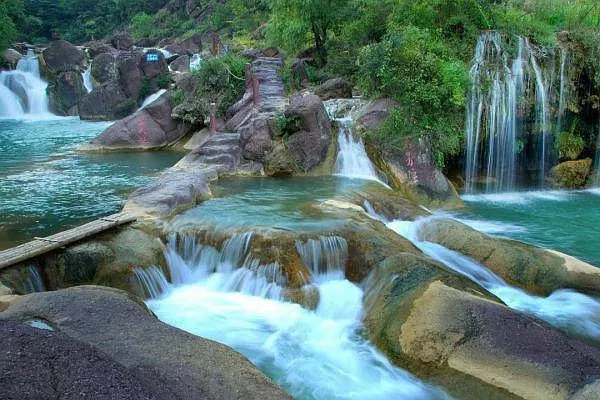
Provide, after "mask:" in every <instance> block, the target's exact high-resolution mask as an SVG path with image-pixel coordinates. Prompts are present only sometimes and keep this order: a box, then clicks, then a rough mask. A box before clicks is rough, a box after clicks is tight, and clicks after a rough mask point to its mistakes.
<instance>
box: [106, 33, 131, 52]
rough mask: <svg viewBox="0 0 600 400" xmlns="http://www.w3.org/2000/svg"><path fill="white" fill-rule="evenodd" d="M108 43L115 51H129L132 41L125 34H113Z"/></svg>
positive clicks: (127, 34)
mask: <svg viewBox="0 0 600 400" xmlns="http://www.w3.org/2000/svg"><path fill="white" fill-rule="evenodd" d="M109 42H110V44H111V45H112V46H113V47H114V48H115V49H117V50H131V48H132V47H133V39H132V38H131V36H130V35H129V33H127V32H116V33H114V34H113V35H112V36H111V37H110V39H109Z"/></svg>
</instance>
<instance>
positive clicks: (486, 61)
mask: <svg viewBox="0 0 600 400" xmlns="http://www.w3.org/2000/svg"><path fill="white" fill-rule="evenodd" d="M516 45H517V51H516V56H515V57H514V58H513V57H511V55H510V54H509V51H508V50H507V49H506V48H505V44H504V43H503V41H502V36H501V35H500V33H499V32H486V33H484V34H482V35H481V36H480V37H479V39H478V40H477V45H476V47H475V55H474V57H473V62H472V66H471V69H470V71H469V79H470V90H469V98H468V102H467V113H466V122H465V126H466V128H465V129H466V132H465V133H466V138H467V140H466V146H467V148H466V163H465V164H466V165H465V182H466V183H465V191H466V192H467V193H469V194H471V193H475V192H477V191H478V187H477V186H478V185H477V182H478V178H479V177H483V176H485V188H484V190H485V192H488V193H491V192H506V191H513V190H514V189H515V188H516V186H517V184H518V183H520V182H517V174H518V171H519V169H520V168H521V169H522V168H524V167H525V166H528V165H529V166H533V167H535V170H536V171H537V172H536V173H537V177H536V178H537V185H538V186H540V187H543V186H544V181H545V172H546V170H547V168H548V167H549V160H550V159H551V150H552V146H551V143H552V134H553V132H552V131H551V129H550V126H549V121H550V116H549V110H550V105H549V98H550V95H549V87H550V86H551V85H549V84H548V83H547V82H546V80H545V79H544V71H543V70H542V68H541V67H540V64H539V63H538V60H537V59H536V55H535V52H534V51H533V48H532V46H531V44H530V43H529V41H528V40H527V39H525V38H520V37H519V38H517V43H516ZM565 54H566V52H565ZM511 58H512V61H511ZM566 62H567V57H566V55H565V56H564V57H563V58H562V59H561V64H562V65H561V98H562V100H559V102H562V103H561V104H562V109H560V110H559V112H558V114H559V117H560V114H561V113H564V107H565V92H566V90H565V79H566V78H565V69H566V66H565V64H566ZM530 82H533V85H530ZM533 93H535V116H536V117H535V122H536V124H535V128H534V129H533V130H532V131H530V132H525V131H524V126H525V125H524V121H525V120H526V119H527V118H528V115H527V114H523V110H522V103H523V101H522V100H523V99H525V98H527V96H529V95H531V94H533ZM559 108H561V106H560V105H559ZM560 118H562V117H560ZM561 121H562V120H561ZM561 123H562V122H561ZM528 141H530V142H532V143H537V144H536V145H535V146H533V147H536V146H537V149H535V148H532V147H531V146H529V147H528V146H527V142H528ZM528 159H529V160H528Z"/></svg>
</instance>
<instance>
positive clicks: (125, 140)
mask: <svg viewBox="0 0 600 400" xmlns="http://www.w3.org/2000/svg"><path fill="white" fill-rule="evenodd" d="M92 93H93V92H92ZM171 111H172V108H171V99H170V96H169V95H163V96H161V97H160V98H159V99H158V100H156V101H154V102H153V103H152V104H150V105H148V106H146V107H145V108H143V109H141V110H138V111H136V112H135V113H134V114H133V115H130V116H128V117H126V118H124V119H122V120H120V121H117V122H116V123H114V124H113V125H111V126H109V127H108V128H106V130H105V131H104V132H102V133H101V134H100V135H99V136H97V137H96V138H94V139H93V140H92V141H91V142H90V143H89V145H86V146H83V147H82V148H81V149H82V150H103V149H153V148H160V147H165V146H168V145H170V144H173V143H175V142H176V141H178V140H179V139H181V138H183V137H184V136H185V135H186V134H187V133H189V132H190V126H189V125H187V124H178V123H177V122H175V121H174V120H173V119H172V118H171Z"/></svg>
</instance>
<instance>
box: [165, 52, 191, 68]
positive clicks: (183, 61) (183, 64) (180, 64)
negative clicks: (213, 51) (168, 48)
mask: <svg viewBox="0 0 600 400" xmlns="http://www.w3.org/2000/svg"><path fill="white" fill-rule="evenodd" d="M169 67H170V68H171V71H175V72H189V71H190V56H188V55H183V56H179V57H177V58H176V59H175V61H173V62H172V63H171V64H169Z"/></svg>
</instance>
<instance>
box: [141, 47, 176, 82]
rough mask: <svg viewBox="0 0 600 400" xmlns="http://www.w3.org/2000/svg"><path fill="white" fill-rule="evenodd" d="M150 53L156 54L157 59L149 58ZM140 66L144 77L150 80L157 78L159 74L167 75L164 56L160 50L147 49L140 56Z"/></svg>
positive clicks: (167, 70)
mask: <svg viewBox="0 0 600 400" xmlns="http://www.w3.org/2000/svg"><path fill="white" fill-rule="evenodd" d="M151 54H156V55H157V56H158V59H157V60H152V59H149V57H148V55H151ZM140 68H141V70H142V72H143V73H144V77H146V78H147V79H150V80H152V79H154V78H158V77H160V76H161V75H168V73H169V69H168V67H167V61H166V60H165V56H164V55H163V54H162V53H161V52H160V51H156V50H149V51H148V52H147V53H146V55H145V56H144V57H142V58H141V61H140Z"/></svg>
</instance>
